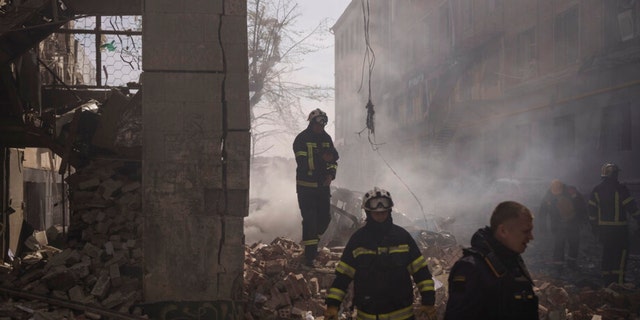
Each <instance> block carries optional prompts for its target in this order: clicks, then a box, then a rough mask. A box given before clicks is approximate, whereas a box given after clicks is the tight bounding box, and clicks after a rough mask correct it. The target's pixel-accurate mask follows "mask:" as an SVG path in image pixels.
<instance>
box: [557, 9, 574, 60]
mask: <svg viewBox="0 0 640 320" xmlns="http://www.w3.org/2000/svg"><path fill="white" fill-rule="evenodd" d="M553 36H554V39H555V59H556V66H558V67H563V66H568V65H570V64H573V63H575V62H577V61H578V56H579V52H580V41H579V40H580V31H579V12H578V6H573V7H572V8H571V9H568V10H566V11H564V12H562V13H560V14H558V15H557V16H556V20H555V24H554V32H553Z"/></svg>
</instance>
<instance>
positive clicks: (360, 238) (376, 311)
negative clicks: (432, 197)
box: [324, 187, 436, 320]
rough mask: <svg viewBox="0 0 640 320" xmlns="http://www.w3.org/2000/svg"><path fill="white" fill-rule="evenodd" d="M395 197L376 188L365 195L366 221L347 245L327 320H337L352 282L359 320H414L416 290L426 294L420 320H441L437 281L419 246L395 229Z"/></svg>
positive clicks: (327, 312) (332, 286)
mask: <svg viewBox="0 0 640 320" xmlns="http://www.w3.org/2000/svg"><path fill="white" fill-rule="evenodd" d="M392 207H393V200H392V199H391V194H390V193H389V192H388V191H386V190H384V189H381V188H378V187H374V188H373V189H372V190H370V191H368V192H367V193H365V194H364V197H363V199H362V208H363V209H364V211H365V213H366V215H367V218H366V223H365V225H364V226H363V227H362V228H360V229H358V230H357V231H356V232H355V233H354V234H353V235H352V236H351V238H350V239H349V241H348V242H347V246H346V247H345V249H344V251H343V253H342V257H341V258H340V261H339V262H338V265H337V266H336V271H335V274H336V278H335V280H334V281H333V284H332V285H331V288H330V289H329V291H328V293H327V298H326V303H327V310H326V312H325V315H324V316H325V319H327V320H333V319H337V318H338V308H339V307H340V304H341V303H342V301H343V300H344V297H345V295H346V292H347V288H348V287H349V284H350V283H351V281H353V305H355V306H356V308H357V319H372V320H373V319H387V320H396V319H397V320H402V319H414V310H413V301H414V296H413V284H412V282H411V278H412V277H413V281H414V282H415V284H416V287H417V288H418V290H419V291H420V294H421V302H422V303H421V305H420V307H419V308H418V309H417V312H416V313H417V315H419V316H423V317H427V318H428V319H433V320H435V319H436V309H435V307H434V303H435V291H434V281H433V279H432V277H431V273H430V272H429V268H428V267H427V260H426V259H425V258H424V257H423V256H422V254H421V252H420V250H419V249H418V245H417V244H416V242H415V240H413V238H412V237H411V235H410V234H409V233H408V232H407V231H406V230H405V229H403V228H402V227H399V226H397V225H395V224H393V219H392V218H391V208H392Z"/></svg>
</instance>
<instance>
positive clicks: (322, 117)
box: [307, 108, 329, 126]
mask: <svg viewBox="0 0 640 320" xmlns="http://www.w3.org/2000/svg"><path fill="white" fill-rule="evenodd" d="M307 121H315V122H317V123H319V124H321V125H323V126H324V125H326V124H327V122H329V117H327V113H326V112H324V111H322V110H320V108H318V109H315V110H313V111H311V113H309V117H308V118H307Z"/></svg>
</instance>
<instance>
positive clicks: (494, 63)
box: [483, 42, 501, 86]
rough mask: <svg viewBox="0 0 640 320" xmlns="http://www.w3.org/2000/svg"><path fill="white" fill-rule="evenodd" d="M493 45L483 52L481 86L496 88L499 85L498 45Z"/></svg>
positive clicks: (495, 43)
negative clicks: (483, 61)
mask: <svg viewBox="0 0 640 320" xmlns="http://www.w3.org/2000/svg"><path fill="white" fill-rule="evenodd" d="M493 44H494V45H492V46H490V47H489V49H488V50H486V51H485V63H484V74H483V78H484V81H483V84H484V85H485V86H498V85H499V84H500V77H499V76H498V75H499V74H500V73H501V72H500V48H501V46H500V43H497V42H493Z"/></svg>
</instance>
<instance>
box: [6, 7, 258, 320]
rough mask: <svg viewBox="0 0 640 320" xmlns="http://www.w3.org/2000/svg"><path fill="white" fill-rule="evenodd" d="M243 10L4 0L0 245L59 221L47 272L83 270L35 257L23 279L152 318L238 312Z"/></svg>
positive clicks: (244, 105)
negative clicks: (62, 280)
mask: <svg viewBox="0 0 640 320" xmlns="http://www.w3.org/2000/svg"><path fill="white" fill-rule="evenodd" d="M246 16H247V8H246V2H245V1H235V0H219V1H209V2H206V3H205V2H197V1H196V2H193V1H187V2H181V3H180V4H175V3H167V2H155V1H152V2H147V3H145V5H144V6H143V5H142V2H135V1H134V2H131V1H75V0H68V1H67V0H65V1H55V2H51V1H46V0H29V1H8V2H6V1H2V2H0V68H1V69H0V72H1V75H2V77H1V79H2V83H1V86H0V97H1V98H0V150H2V168H3V170H2V171H1V173H2V174H1V176H0V178H1V179H2V184H1V187H0V191H1V195H0V200H1V208H2V213H1V217H2V222H1V223H2V226H3V228H2V229H1V230H2V232H3V233H2V239H1V240H0V241H1V242H2V253H1V256H2V260H3V262H4V263H5V264H7V265H10V264H12V263H15V262H14V261H18V260H17V259H14V258H17V257H21V254H23V253H24V252H25V250H22V251H21V250H20V249H19V248H18V247H19V246H20V245H21V243H22V241H21V240H22V238H23V237H27V236H29V235H31V233H30V232H29V230H27V231H24V230H23V229H25V228H27V227H29V228H33V229H36V230H45V229H49V228H50V227H53V226H60V228H58V229H57V230H58V231H61V232H62V233H63V235H64V236H67V237H69V239H72V240H73V241H72V242H71V244H72V245H73V248H70V250H69V251H63V253H64V254H63V256H64V257H63V258H60V259H57V260H58V261H56V262H55V265H53V262H52V261H49V262H48V266H47V267H45V270H47V271H49V273H47V274H46V276H45V277H44V278H45V279H49V278H52V277H53V278H56V279H59V278H58V277H59V275H60V273H59V272H58V271H60V268H69V270H71V269H72V270H73V271H69V270H67V271H65V274H67V273H73V274H74V277H77V278H74V281H73V282H76V283H77V284H79V287H78V286H67V285H64V286H62V287H55V286H54V287H52V286H53V285H52V284H51V281H45V280H40V279H38V278H37V277H35V276H34V274H35V270H31V273H30V275H28V276H25V275H24V274H21V275H20V276H21V278H18V279H16V281H17V282H16V283H15V287H14V288H19V287H24V286H26V287H27V288H30V289H26V290H27V291H31V292H34V291H37V293H40V294H43V295H47V296H48V295H52V294H53V295H55V296H56V297H57V298H63V299H68V300H71V302H75V303H78V304H93V305H95V304H96V303H97V305H98V306H99V307H98V308H97V309H99V308H100V307H102V308H104V309H115V310H119V311H120V312H123V313H124V314H126V313H128V312H130V311H131V310H132V309H131V308H130V307H131V306H132V304H136V305H139V306H141V308H144V312H145V313H146V314H147V315H150V316H151V317H152V318H154V317H165V318H167V319H169V318H179V317H180V316H181V312H187V311H188V310H190V309H194V308H200V310H204V311H203V312H208V313H207V314H212V313H216V314H218V315H222V316H223V317H226V318H237V317H236V316H237V315H238V313H239V312H242V305H241V304H239V303H237V302H239V300H240V299H241V296H242V276H243V263H244V252H245V248H244V236H243V219H244V217H245V216H246V215H247V213H248V193H249V190H248V189H249V154H250V150H249V148H250V145H249V140H250V139H249V138H250V133H249V128H250V125H249V103H248V83H247V58H246V57H247V35H246V30H247V27H246ZM142 48H144V50H142ZM143 92H144V94H142V93H143ZM143 124H144V130H142V127H143ZM143 146H144V147H143ZM25 168H28V170H25ZM63 182H64V183H63ZM27 229H28V228H27ZM47 234H49V233H47ZM39 246H45V247H46V246H47V243H46V240H44V241H43V240H42V239H40V243H39ZM9 249H11V250H9ZM45 260H47V259H45ZM49 260H53V259H49ZM24 261H26V260H24ZM87 267H88V269H89V270H88V272H87ZM30 268H34V267H33V266H30ZM51 270H56V272H53V273H52V272H51ZM80 270H82V272H80ZM40 281H42V282H40ZM18 283H19V284H18ZM3 284H4V285H7V283H6V282H3ZM34 288H37V289H38V290H34ZM127 292H133V295H131V294H130V293H127ZM92 301H93V302H92ZM143 305H144V307H143ZM167 307H169V308H167ZM169 309H170V310H173V311H172V312H171V313H167V310H169ZM105 312H106V311H105ZM98 313H99V312H98Z"/></svg>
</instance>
